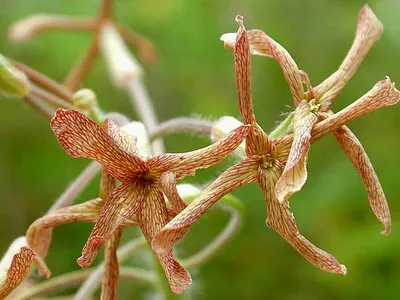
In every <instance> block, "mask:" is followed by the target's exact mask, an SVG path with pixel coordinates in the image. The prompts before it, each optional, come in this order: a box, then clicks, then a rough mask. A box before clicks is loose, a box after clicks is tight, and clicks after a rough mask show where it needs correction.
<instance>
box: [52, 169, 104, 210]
mask: <svg viewBox="0 0 400 300" xmlns="http://www.w3.org/2000/svg"><path fill="white" fill-rule="evenodd" d="M100 170H101V165H100V164H98V163H97V162H92V163H90V164H89V165H88V166H87V167H86V168H85V169H84V170H83V171H82V172H81V174H80V175H79V176H78V178H76V179H75V180H74V181H73V182H72V183H71V184H70V185H69V186H68V188H67V189H66V190H65V191H64V192H63V193H62V194H61V196H60V197H58V199H57V200H56V201H55V202H54V204H53V205H52V206H51V207H50V209H49V210H48V212H47V214H50V213H52V212H54V211H55V210H57V209H59V208H62V207H66V206H68V205H70V204H71V203H72V201H73V200H74V199H75V198H76V197H77V196H78V194H79V193H80V192H82V190H83V189H84V188H85V187H86V186H87V185H88V184H89V182H90V181H91V180H92V179H93V178H94V176H96V174H97V173H98V172H100Z"/></svg>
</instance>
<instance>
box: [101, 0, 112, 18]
mask: <svg viewBox="0 0 400 300" xmlns="http://www.w3.org/2000/svg"><path fill="white" fill-rule="evenodd" d="M112 4H113V0H102V1H101V9H100V17H99V20H100V22H103V21H107V20H109V19H110V18H111V14H112Z"/></svg>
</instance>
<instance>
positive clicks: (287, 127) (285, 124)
mask: <svg viewBox="0 0 400 300" xmlns="http://www.w3.org/2000/svg"><path fill="white" fill-rule="evenodd" d="M293 118H294V112H291V113H290V114H289V115H288V116H287V117H286V118H285V119H284V120H283V121H282V122H281V123H279V125H278V126H277V127H276V128H275V129H274V130H272V131H271V133H270V134H268V137H269V138H270V139H276V138H279V137H281V136H284V135H286V134H288V133H289V132H291V131H293Z"/></svg>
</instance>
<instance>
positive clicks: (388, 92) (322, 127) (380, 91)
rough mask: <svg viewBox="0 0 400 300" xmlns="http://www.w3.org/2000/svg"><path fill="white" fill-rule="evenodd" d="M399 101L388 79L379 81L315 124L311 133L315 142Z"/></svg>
mask: <svg viewBox="0 0 400 300" xmlns="http://www.w3.org/2000/svg"><path fill="white" fill-rule="evenodd" d="M399 101H400V91H398V90H397V89H396V88H395V86H394V83H391V81H390V79H389V78H387V79H386V80H381V81H379V82H378V83H377V84H375V86H374V87H373V88H372V89H371V90H370V91H369V92H368V93H366V94H365V95H364V96H362V97H361V98H359V99H358V100H357V101H355V102H353V103H352V104H350V105H349V106H347V107H346V108H344V109H342V110H341V111H339V112H337V113H335V114H334V115H332V116H330V117H329V118H327V119H325V120H323V121H321V122H319V123H317V124H316V125H315V127H314V130H313V132H312V138H311V142H315V141H317V140H318V139H320V138H321V137H323V136H324V135H326V134H328V133H329V132H331V131H333V130H335V129H337V128H338V127H340V126H342V125H345V124H347V123H349V122H351V121H353V120H355V119H357V118H359V117H361V116H363V115H366V114H368V113H370V112H372V111H374V110H377V109H378V108H381V107H384V106H389V105H394V104H397V103H398V102H399Z"/></svg>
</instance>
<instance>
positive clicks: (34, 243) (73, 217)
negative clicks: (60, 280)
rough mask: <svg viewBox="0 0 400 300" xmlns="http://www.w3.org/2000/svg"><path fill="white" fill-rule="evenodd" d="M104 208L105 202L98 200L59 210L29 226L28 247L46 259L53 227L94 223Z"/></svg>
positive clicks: (27, 234)
mask: <svg viewBox="0 0 400 300" xmlns="http://www.w3.org/2000/svg"><path fill="white" fill-rule="evenodd" d="M102 206H103V200H101V199H100V198H97V199H94V200H90V201H87V202H84V203H82V204H78V205H74V206H70V207H66V208H61V209H58V210H56V211H55V212H53V213H51V214H48V215H45V216H43V217H41V218H40V219H37V220H36V221H35V222H33V223H32V225H31V226H29V229H28V231H27V233H26V239H27V243H28V245H29V246H30V247H31V248H32V249H33V250H34V251H35V252H36V253H37V254H38V255H39V256H40V257H42V258H44V257H45V256H46V253H47V250H48V248H49V246H50V242H51V236H52V228H53V227H56V226H59V225H63V224H68V223H73V222H91V223H94V222H96V220H97V217H98V215H99V213H100V209H101V207H102Z"/></svg>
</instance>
